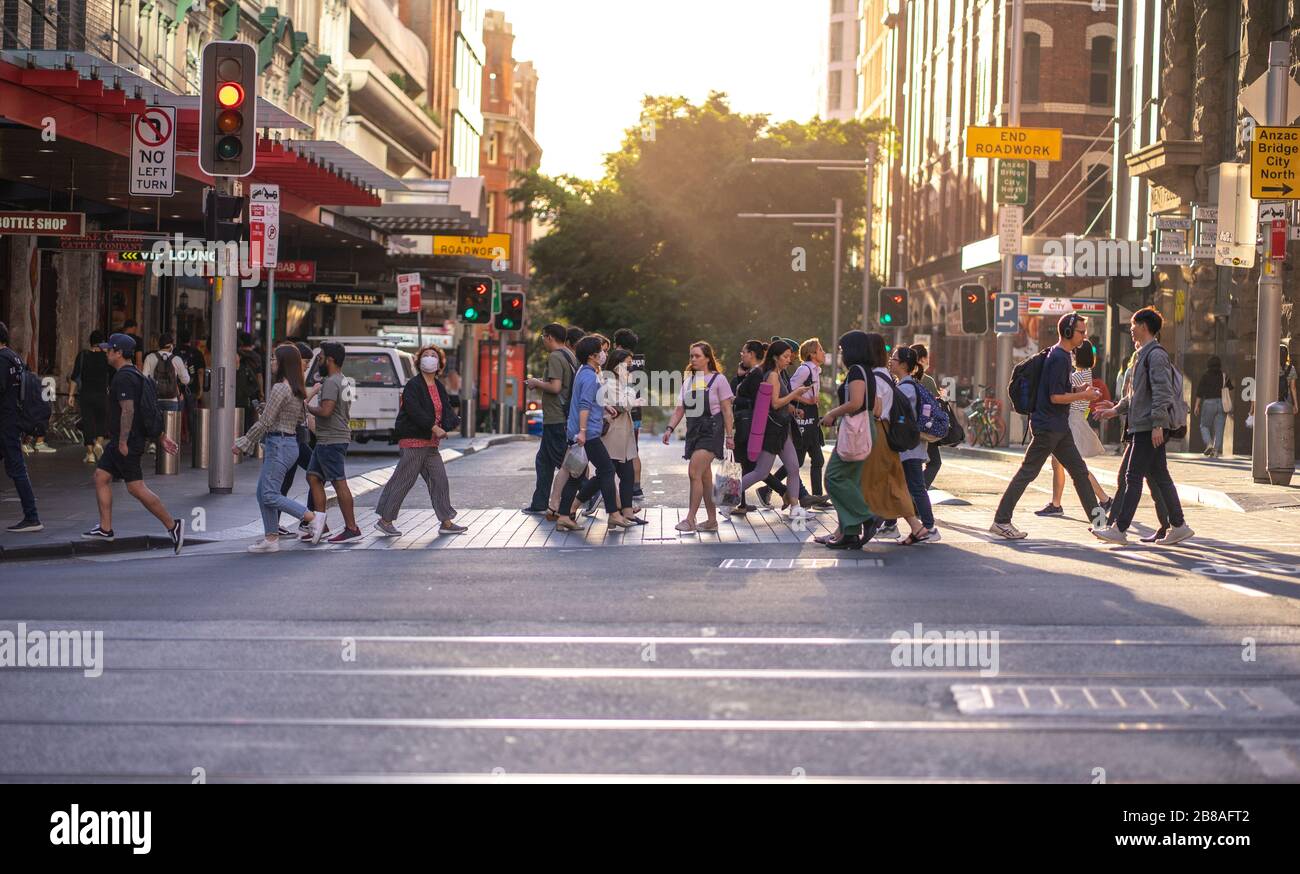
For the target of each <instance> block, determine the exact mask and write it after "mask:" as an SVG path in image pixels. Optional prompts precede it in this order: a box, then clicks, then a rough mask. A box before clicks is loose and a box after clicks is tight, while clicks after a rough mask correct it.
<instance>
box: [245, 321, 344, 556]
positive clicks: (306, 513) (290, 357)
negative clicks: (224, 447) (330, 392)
mask: <svg viewBox="0 0 1300 874" xmlns="http://www.w3.org/2000/svg"><path fill="white" fill-rule="evenodd" d="M271 367H272V374H273V375H274V377H275V385H273V386H272V387H271V393H270V394H269V395H267V398H266V406H265V407H264V408H263V409H262V415H261V416H260V417H259V418H258V420H257V422H255V423H254V424H253V427H252V428H249V429H248V433H247V434H245V435H244V436H242V437H240V438H239V439H238V440H236V441H235V446H234V452H235V454H236V455H239V454H240V453H243V454H245V455H252V454H253V452H254V451H255V450H256V449H257V444H258V443H261V444H262V447H263V450H264V457H263V459H262V473H261V476H259V477H258V480H257V504H258V507H259V508H260V509H261V511H262V531H263V534H264V536H263V538H262V539H261V540H259V541H257V542H256V543H254V544H253V545H252V546H250V547H248V551H249V552H257V553H268V552H279V551H280V514H281V513H288V514H289V515H290V516H293V517H294V518H296V519H301V520H303V521H304V522H306V523H307V524H308V527H309V534H310V536H311V540H312V542H313V543H319V542H320V538H321V535H322V534H323V533H324V531H325V514H324V513H313V512H312V511H311V510H308V509H307V508H306V507H304V506H303V505H302V504H299V503H298V502H297V501H294V500H291V499H289V498H286V497H285V496H284V495H282V494H280V486H281V485H282V484H283V482H284V477H285V474H286V472H287V471H289V470H290V469H291V468H292V467H293V466H294V465H295V464H297V463H298V433H297V431H298V424H299V423H300V422H302V420H303V417H304V415H305V414H306V403H305V402H306V398H307V388H306V386H305V385H303V380H302V356H301V355H299V354H298V349H297V347H296V346H291V345H289V344H285V345H282V346H279V347H277V348H276V350H275V357H274V358H272V359H271Z"/></svg>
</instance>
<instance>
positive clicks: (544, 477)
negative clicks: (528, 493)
mask: <svg viewBox="0 0 1300 874" xmlns="http://www.w3.org/2000/svg"><path fill="white" fill-rule="evenodd" d="M567 336H568V332H567V331H566V330H565V327H564V326H563V325H561V324H558V323H554V322H552V323H551V324H549V325H547V326H546V327H545V328H543V329H542V344H543V345H544V346H545V347H546V351H547V353H549V354H548V356H547V359H546V376H545V377H543V378H541V379H539V378H537V377H535V376H534V377H532V378H530V379H529V380H528V381H527V385H528V387H529V388H531V389H535V390H536V391H539V392H541V393H542V442H541V445H540V446H538V447H537V458H536V459H535V460H534V469H535V471H536V475H537V484H536V488H535V489H534V490H533V499H532V501H531V502H530V503H529V504H528V506H527V507H524V509H523V512H525V513H529V514H531V515H541V514H543V513H545V512H546V511H547V510H548V509H550V508H549V507H548V502H549V500H550V495H551V488H552V486H553V484H554V481H555V471H556V469H558V468H559V467H560V465H561V464H563V463H564V453H565V452H566V451H567V450H568V445H569V441H568V439H567V438H566V433H565V422H567V421H568V418H569V411H568V405H569V394H570V392H571V391H572V390H573V374H574V372H575V371H577V369H578V362H577V359H575V358H574V357H573V353H571V352H570V351H569V348H568V346H566V345H565V340H566V338H567Z"/></svg>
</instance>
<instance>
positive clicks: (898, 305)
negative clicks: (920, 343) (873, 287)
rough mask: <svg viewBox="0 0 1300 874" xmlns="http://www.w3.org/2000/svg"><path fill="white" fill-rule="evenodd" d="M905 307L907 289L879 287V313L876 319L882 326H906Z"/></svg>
mask: <svg viewBox="0 0 1300 874" xmlns="http://www.w3.org/2000/svg"><path fill="white" fill-rule="evenodd" d="M907 309H908V307H907V289H905V288H882V289H880V314H879V315H878V316H877V319H878V320H879V321H880V326H881V327H882V328H903V327H906V326H907Z"/></svg>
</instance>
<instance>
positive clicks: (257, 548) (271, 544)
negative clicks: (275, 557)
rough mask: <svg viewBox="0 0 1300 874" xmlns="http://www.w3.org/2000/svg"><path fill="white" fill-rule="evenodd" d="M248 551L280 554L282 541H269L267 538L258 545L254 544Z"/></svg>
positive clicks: (257, 543) (258, 542)
mask: <svg viewBox="0 0 1300 874" xmlns="http://www.w3.org/2000/svg"><path fill="white" fill-rule="evenodd" d="M248 551H249V552H279V551H280V541H279V540H278V539H276V540H267V539H266V538H263V539H261V540H259V541H257V542H256V543H254V544H253V545H252V546H250V547H248Z"/></svg>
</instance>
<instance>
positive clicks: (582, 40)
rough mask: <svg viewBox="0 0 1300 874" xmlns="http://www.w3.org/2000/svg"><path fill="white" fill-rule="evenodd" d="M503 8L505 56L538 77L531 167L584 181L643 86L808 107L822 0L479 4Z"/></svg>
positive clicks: (782, 111) (635, 111)
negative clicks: (509, 34)
mask: <svg viewBox="0 0 1300 874" xmlns="http://www.w3.org/2000/svg"><path fill="white" fill-rule="evenodd" d="M484 3H485V5H486V8H488V9H499V10H501V11H502V12H504V13H505V14H506V20H507V21H509V22H510V23H511V25H512V26H513V28H514V34H515V49H514V54H515V60H517V61H532V62H533V63H534V64H535V65H536V67H537V72H538V76H539V83H538V92H537V129H536V131H535V133H536V135H537V140H538V142H539V143H540V144H541V146H542V171H543V172H545V173H548V174H551V175H556V174H560V173H569V174H572V175H575V176H581V177H584V178H589V179H594V178H598V177H600V176H601V175H603V173H604V167H603V164H602V161H603V158H604V155H605V154H606V153H607V152H612V151H615V150H617V149H618V146H619V143H620V142H622V137H623V131H624V130H625V129H627V128H628V127H631V126H633V125H635V124H636V122H637V119H638V117H639V115H640V106H641V98H642V96H643V95H645V94H656V95H669V96H677V95H681V96H684V97H687V98H689V99H690V100H692V102H699V101H701V100H703V99H704V98H705V97H706V96H708V93H709V92H710V91H725V92H727V94H728V95H729V96H730V98H731V106H732V109H734V110H736V111H737V112H745V113H754V112H765V113H768V114H770V115H771V116H772V118H773V120H785V119H796V120H799V121H807V120H808V119H810V118H812V116H813V115H814V114H816V111H817V85H818V69H819V68H818V57H819V52H820V51H821V49H820V46H821V45H822V44H823V43H824V41H825V38H824V37H823V31H824V30H826V29H827V28H828V26H829V14H828V6H829V4H827V3H826V2H825V0H484Z"/></svg>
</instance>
